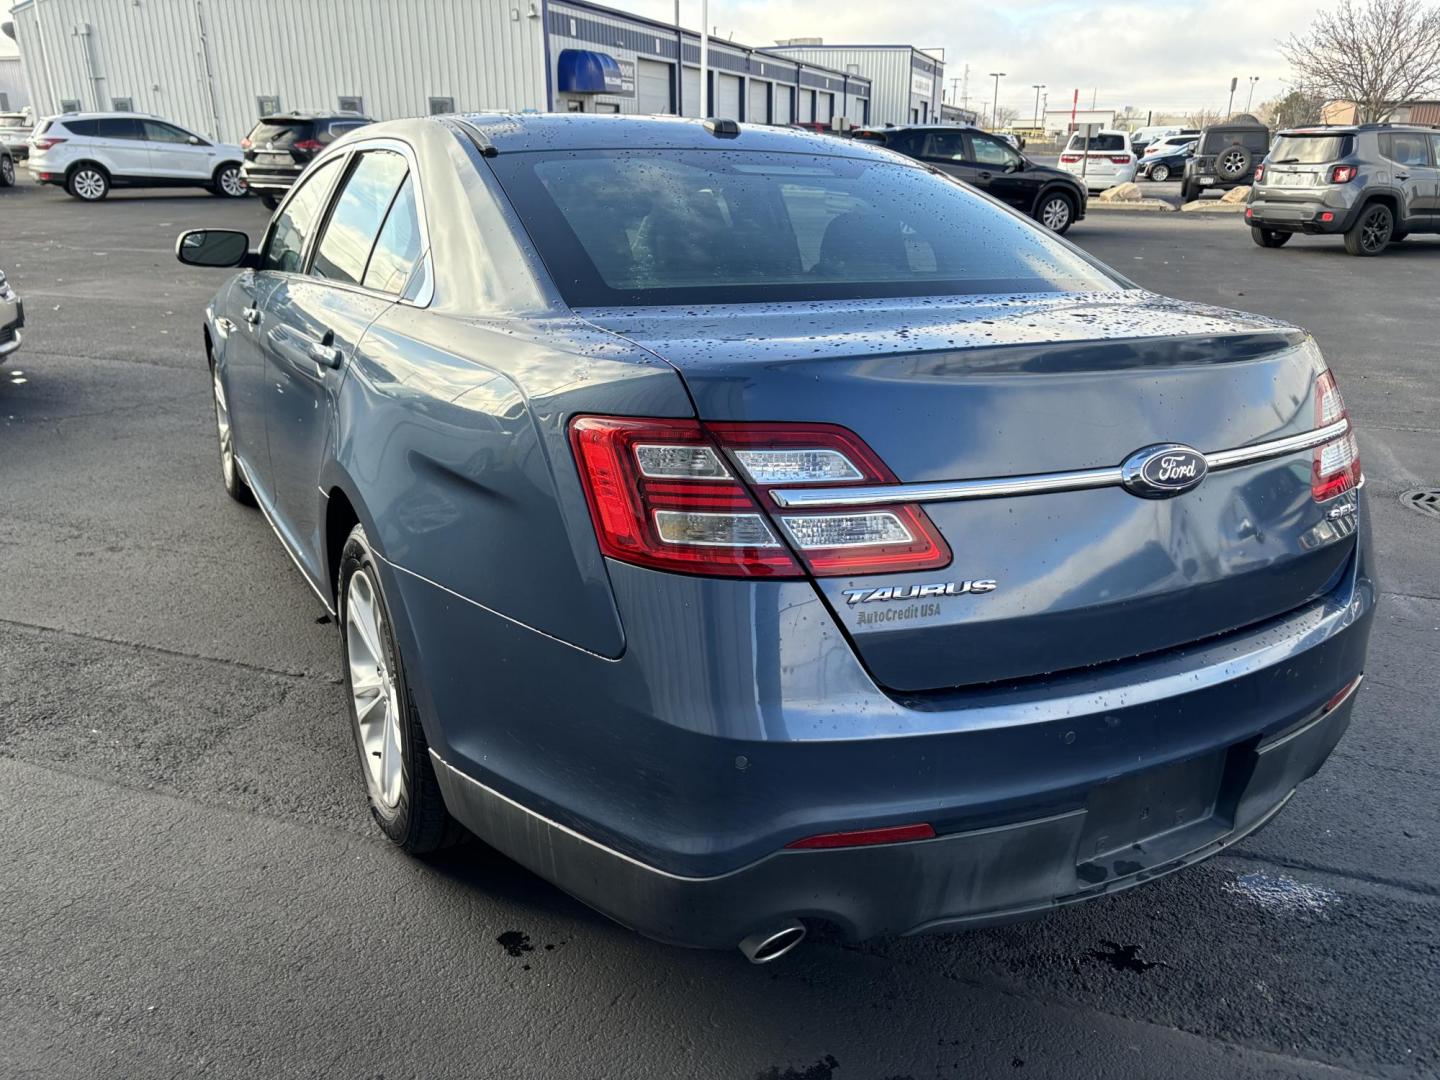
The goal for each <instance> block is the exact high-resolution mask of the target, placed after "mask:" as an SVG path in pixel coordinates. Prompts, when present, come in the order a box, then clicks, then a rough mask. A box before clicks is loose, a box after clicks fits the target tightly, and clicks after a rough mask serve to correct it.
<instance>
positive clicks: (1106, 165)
mask: <svg viewBox="0 0 1440 1080" xmlns="http://www.w3.org/2000/svg"><path fill="white" fill-rule="evenodd" d="M1137 161H1138V157H1137V155H1136V153H1135V151H1134V149H1133V148H1132V147H1131V146H1130V136H1129V135H1128V134H1127V133H1125V132H1123V131H1100V132H1097V133H1096V134H1094V135H1091V136H1090V142H1089V145H1088V147H1087V145H1086V143H1085V136H1084V135H1082V134H1081V133H1080V132H1078V131H1076V132H1072V133H1071V135H1070V141H1069V142H1068V143H1066V145H1065V149H1064V150H1063V151H1061V153H1060V168H1061V169H1063V170H1064V171H1065V172H1067V173H1069V174H1070V175H1071V176H1073V177H1075V178H1076V179H1077V180H1079V181H1080V182H1081V183H1083V184H1084V185H1085V187H1086V188H1087V189H1088V190H1090V191H1104V190H1105V189H1106V188H1112V187H1116V186H1118V185H1120V184H1128V183H1130V182H1131V181H1133V180H1134V179H1135V170H1136V168H1137V165H1136V162H1137Z"/></svg>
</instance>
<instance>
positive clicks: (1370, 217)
mask: <svg viewBox="0 0 1440 1080" xmlns="http://www.w3.org/2000/svg"><path fill="white" fill-rule="evenodd" d="M1390 231H1391V226H1390V213H1389V211H1387V210H1385V209H1384V208H1383V207H1379V206H1377V207H1376V208H1375V209H1374V210H1371V211H1370V213H1368V214H1366V215H1365V222H1364V224H1362V225H1361V226H1360V246H1361V247H1363V248H1364V249H1365V250H1366V251H1379V250H1380V249H1381V248H1383V247H1384V246H1385V245H1386V244H1388V243H1390Z"/></svg>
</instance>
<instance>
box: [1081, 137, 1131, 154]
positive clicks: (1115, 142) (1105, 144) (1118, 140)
mask: <svg viewBox="0 0 1440 1080" xmlns="http://www.w3.org/2000/svg"><path fill="white" fill-rule="evenodd" d="M1084 142H1085V136H1084V135H1081V134H1080V133H1079V132H1076V133H1075V134H1074V135H1071V136H1070V145H1069V146H1068V147H1066V149H1067V150H1079V149H1081V147H1082V145H1083V144H1084ZM1089 149H1091V150H1096V151H1099V152H1100V153H1102V154H1111V153H1114V152H1116V151H1117V150H1128V149H1130V148H1129V147H1128V146H1126V145H1125V136H1124V135H1091V136H1090V146H1089Z"/></svg>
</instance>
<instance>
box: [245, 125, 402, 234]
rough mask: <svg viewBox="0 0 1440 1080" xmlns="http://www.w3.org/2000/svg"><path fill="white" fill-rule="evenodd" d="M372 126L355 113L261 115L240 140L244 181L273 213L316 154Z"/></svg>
mask: <svg viewBox="0 0 1440 1080" xmlns="http://www.w3.org/2000/svg"><path fill="white" fill-rule="evenodd" d="M372 123H374V121H373V120H371V119H370V118H369V117H368V116H361V115H360V114H359V113H354V112H333V113H319V112H288V113H277V114H276V115H274V116H264V117H261V118H260V121H259V122H258V123H257V124H256V125H255V126H254V128H252V129H251V131H250V134H249V135H247V136H245V138H244V139H243V140H242V141H241V143H240V147H241V149H242V150H243V151H244V152H245V168H244V175H245V181H246V183H248V184H249V185H250V190H251V191H253V192H254V193H255V194H256V195H258V196H260V201H261V202H263V203H264V204H265V206H266V208H267V209H269V210H274V209H275V207H277V206H279V205H280V199H281V197H282V196H283V195H284V194H285V192H287V191H289V190H290V187H291V185H292V184H294V183H295V180H296V178H297V177H298V176H299V175H300V174H301V173H302V172H304V171H305V167H306V166H307V165H309V164H310V162H311V161H312V160H313V159H314V157H315V155H316V154H318V153H320V151H322V150H324V149H325V148H326V147H327V146H329V145H330V144H331V143H332V142H334V141H335V140H336V139H338V138H340V136H342V135H347V134H349V133H350V132H352V131H354V130H355V129H356V128H361V127H364V126H365V125H366V124H372Z"/></svg>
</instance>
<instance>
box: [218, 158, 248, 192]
mask: <svg viewBox="0 0 1440 1080" xmlns="http://www.w3.org/2000/svg"><path fill="white" fill-rule="evenodd" d="M210 191H211V193H212V194H215V195H218V196H220V197H221V198H222V199H243V198H245V196H247V195H249V194H250V189H249V187H248V186H247V185H246V183H245V177H244V175H243V174H242V173H241V172H240V166H239V165H236V164H235V163H234V162H233V161H232V162H229V163H227V164H225V165H221V166H220V167H219V168H218V169H216V170H215V176H214V178H213V179H212V180H211V183H210Z"/></svg>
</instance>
